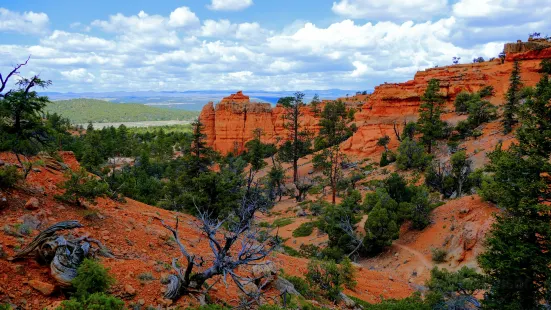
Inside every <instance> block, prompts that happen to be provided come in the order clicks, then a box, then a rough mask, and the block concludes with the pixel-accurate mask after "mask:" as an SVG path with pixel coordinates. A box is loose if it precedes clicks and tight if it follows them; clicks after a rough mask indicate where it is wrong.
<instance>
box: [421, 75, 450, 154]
mask: <svg viewBox="0 0 551 310" xmlns="http://www.w3.org/2000/svg"><path fill="white" fill-rule="evenodd" d="M421 102H422V103H421V106H420V107H419V120H418V121H417V127H418V130H419V132H421V134H422V136H421V142H422V143H423V144H424V145H425V146H426V147H427V152H428V153H429V154H431V153H432V145H433V144H434V142H435V141H436V140H437V139H439V138H441V137H442V135H443V133H444V125H445V123H444V122H443V121H442V120H441V119H440V115H441V114H442V104H443V103H444V96H443V95H442V94H441V93H440V82H439V81H438V80H436V79H432V80H430V81H429V84H428V86H427V89H426V90H425V93H424V94H423V96H422V97H421Z"/></svg>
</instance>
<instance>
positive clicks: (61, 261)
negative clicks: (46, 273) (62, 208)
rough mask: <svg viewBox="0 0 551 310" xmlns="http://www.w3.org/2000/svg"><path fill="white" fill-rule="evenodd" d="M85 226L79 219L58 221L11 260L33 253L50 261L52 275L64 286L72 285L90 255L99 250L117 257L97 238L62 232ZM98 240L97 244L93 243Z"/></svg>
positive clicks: (41, 258) (104, 254)
mask: <svg viewBox="0 0 551 310" xmlns="http://www.w3.org/2000/svg"><path fill="white" fill-rule="evenodd" d="M80 227H83V226H82V224H80V223H79V222H78V221H64V222H59V223H56V224H54V225H52V226H50V227H48V228H46V229H45V230H43V231H42V232H40V234H38V236H36V237H35V238H34V239H33V241H31V243H29V244H28V245H27V246H26V247H24V248H23V249H22V250H21V251H19V252H18V253H17V254H15V256H14V257H11V258H9V259H8V260H10V261H14V260H18V259H22V258H24V257H26V256H28V255H30V254H32V253H36V256H37V258H38V259H39V260H40V261H41V262H44V263H47V264H50V272H51V275H52V277H53V278H54V279H55V280H56V281H57V283H58V284H59V286H61V287H70V286H71V281H72V280H73V279H74V278H75V277H76V276H77V269H78V266H80V264H81V263H82V261H83V260H84V259H85V258H86V257H88V256H94V255H96V254H99V255H102V256H105V257H109V258H113V257H114V256H113V254H111V253H110V252H109V250H107V248H105V247H104V246H103V245H102V244H101V242H99V241H98V240H96V239H92V238H89V237H88V236H83V237H79V238H68V239H65V237H63V236H60V235H58V232H59V231H62V230H68V229H75V228H80ZM92 243H95V244H96V245H97V247H96V248H92V246H91V244H92Z"/></svg>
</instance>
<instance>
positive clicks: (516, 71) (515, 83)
mask: <svg viewBox="0 0 551 310" xmlns="http://www.w3.org/2000/svg"><path fill="white" fill-rule="evenodd" d="M521 87H522V81H521V80H520V64H519V62H518V61H515V63H514V64H513V71H511V77H510V78H509V89H508V90H507V94H506V97H505V100H506V101H505V106H504V107H503V120H502V124H503V132H504V133H509V132H511V130H512V129H513V125H514V124H515V123H516V120H515V114H516V112H517V109H518V106H519V102H520V91H521Z"/></svg>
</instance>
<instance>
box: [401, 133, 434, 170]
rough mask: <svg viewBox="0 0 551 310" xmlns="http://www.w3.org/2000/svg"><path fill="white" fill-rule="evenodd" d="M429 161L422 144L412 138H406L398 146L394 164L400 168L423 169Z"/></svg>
mask: <svg viewBox="0 0 551 310" xmlns="http://www.w3.org/2000/svg"><path fill="white" fill-rule="evenodd" d="M429 162H430V156H429V155H428V154H426V153H425V149H424V148H423V146H422V145H421V144H419V143H417V142H415V141H414V140H411V139H409V138H406V139H405V140H403V141H402V143H400V146H399V147H398V154H397V155H396V164H397V165H398V168H400V169H402V170H407V169H413V168H415V169H421V170H422V169H424V168H425V167H426V166H427V164H428V163H429Z"/></svg>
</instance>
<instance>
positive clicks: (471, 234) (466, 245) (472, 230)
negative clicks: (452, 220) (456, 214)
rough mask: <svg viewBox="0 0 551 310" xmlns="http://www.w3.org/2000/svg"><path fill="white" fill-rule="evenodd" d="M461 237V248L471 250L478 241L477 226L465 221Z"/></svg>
mask: <svg viewBox="0 0 551 310" xmlns="http://www.w3.org/2000/svg"><path fill="white" fill-rule="evenodd" d="M461 238H462V239H463V250H465V251H469V250H471V249H472V248H474V246H475V245H476V243H477V242H478V227H477V226H476V225H475V224H474V223H473V222H467V223H465V225H464V226H463V232H462V233H461Z"/></svg>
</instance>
